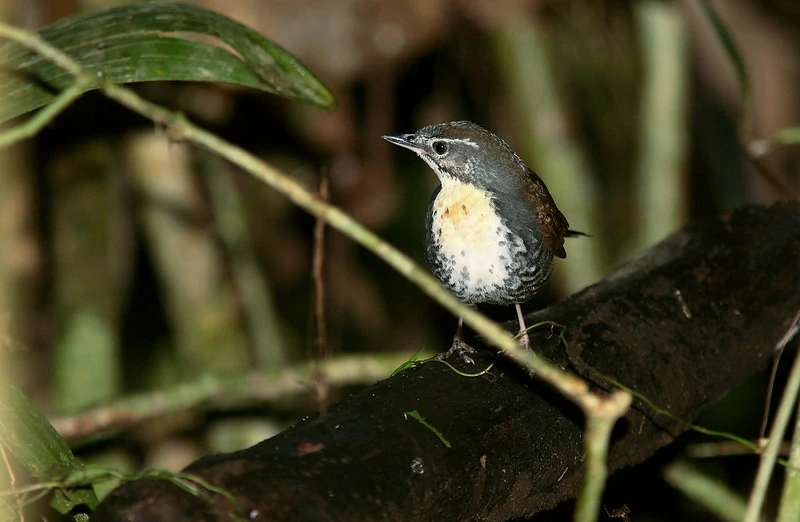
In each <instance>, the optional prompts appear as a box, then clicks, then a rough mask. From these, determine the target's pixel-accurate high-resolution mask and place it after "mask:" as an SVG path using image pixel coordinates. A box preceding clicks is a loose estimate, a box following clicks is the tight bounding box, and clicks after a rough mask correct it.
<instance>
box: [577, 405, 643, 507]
mask: <svg viewBox="0 0 800 522" xmlns="http://www.w3.org/2000/svg"><path fill="white" fill-rule="evenodd" d="M630 405H631V394H630V393H628V392H626V391H623V390H614V391H613V392H612V393H611V395H610V396H609V397H608V398H601V397H599V396H596V395H594V396H593V397H592V400H590V399H588V398H587V400H586V401H585V403H581V406H582V407H583V410H584V413H585V414H586V434H585V437H584V443H583V445H584V450H585V452H586V458H585V460H584V469H583V473H584V475H583V487H582V488H581V494H580V496H579V497H578V503H577V506H575V516H574V520H575V522H594V521H595V520H597V516H598V514H599V513H600V500H601V498H602V496H603V487H604V486H605V483H606V477H607V476H608V466H606V457H607V456H608V446H609V444H610V441H611V430H612V429H613V428H614V424H616V422H617V420H619V418H620V417H622V416H623V415H625V412H626V411H628V408H629V407H630Z"/></svg>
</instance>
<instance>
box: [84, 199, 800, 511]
mask: <svg viewBox="0 0 800 522" xmlns="http://www.w3.org/2000/svg"><path fill="white" fill-rule="evenodd" d="M798 309H800V205H798V203H797V202H784V203H779V204H776V205H774V206H772V207H770V208H769V209H764V208H761V207H748V208H745V209H743V210H740V211H737V212H734V213H733V214H731V215H730V216H727V217H725V218H721V219H708V220H704V221H699V222H696V223H693V224H690V225H689V226H687V227H685V228H684V229H683V230H681V231H680V232H678V233H676V234H675V235H673V236H671V237H670V238H668V239H667V240H665V241H664V242H662V243H661V244H659V245H657V246H656V247H655V248H653V249H652V250H650V251H648V252H647V253H646V254H645V255H643V256H642V257H640V258H638V259H635V260H633V261H631V262H629V263H627V264H626V265H624V266H622V267H621V268H620V269H619V270H617V271H616V272H615V273H614V274H612V275H611V276H609V277H607V278H606V279H604V280H603V281H601V282H599V283H598V284H596V285H594V286H592V287H590V288H587V289H586V290H584V291H582V292H580V293H578V294H575V295H573V296H572V297H570V298H568V299H566V300H564V301H562V302H560V303H557V304H555V305H553V306H551V307H549V308H547V309H545V310H542V311H540V312H538V313H536V314H534V315H533V316H530V317H528V318H527V319H528V321H529V322H528V324H532V323H534V322H536V321H540V320H544V319H548V320H551V321H554V322H556V323H559V324H561V325H564V326H565V335H566V338H567V342H568V346H565V345H563V344H560V343H559V342H558V335H552V332H551V329H550V328H547V327H545V328H543V329H542V330H541V331H540V332H538V333H536V334H535V335H533V336H532V338H531V342H532V345H533V346H534V347H536V350H537V351H538V352H540V353H542V354H543V355H545V356H546V357H548V358H549V359H551V360H552V361H554V362H557V363H558V364H560V365H562V366H563V367H565V368H566V369H567V370H569V371H572V372H577V373H579V374H581V375H583V376H584V377H585V378H587V379H588V380H590V381H592V382H593V383H594V385H595V387H596V388H597V390H598V392H600V393H602V390H603V389H608V385H607V384H605V383H604V381H603V380H602V379H600V378H599V377H597V376H596V375H595V374H594V373H593V371H590V370H589V369H588V368H593V369H595V370H597V371H599V372H601V373H603V374H606V375H609V376H613V377H614V378H616V379H618V380H619V381H621V382H623V383H625V384H626V385H628V386H630V387H631V388H634V389H635V390H637V391H639V392H641V393H642V394H644V395H645V396H647V397H649V398H650V399H651V400H652V401H653V402H654V403H656V404H658V405H660V406H661V407H664V408H668V409H669V410H671V411H672V412H673V413H674V414H676V415H678V416H680V417H682V418H684V419H687V420H691V419H693V418H695V417H696V416H697V414H698V413H700V412H701V411H702V410H703V409H704V408H705V407H706V406H708V405H710V404H712V403H714V402H716V401H717V400H719V399H720V398H721V397H723V396H724V395H725V394H726V393H728V392H729V391H730V390H732V389H733V388H735V387H736V386H738V385H739V384H740V383H741V382H742V381H743V380H744V379H745V378H746V377H748V376H749V375H751V374H753V373H754V372H756V371H759V370H761V369H762V368H764V367H765V366H766V364H767V363H768V362H769V361H770V359H771V356H772V352H773V348H774V346H775V344H776V342H777V341H778V340H779V339H780V337H781V336H782V335H783V333H784V332H785V330H786V329H787V327H788V324H789V322H790V320H791V318H792V317H793V315H794V314H795V312H796V311H797V310H798ZM556 333H557V331H556ZM476 344H479V343H477V342H476ZM457 359H458V358H457V357H455V358H453V359H452V360H451V362H452V363H453V364H454V365H455V366H456V367H458V368H459V369H462V370H465V371H468V372H476V371H478V370H480V369H483V368H485V367H486V366H487V365H488V364H490V363H491V362H492V360H494V356H493V353H492V352H491V351H488V350H484V351H481V352H480V353H478V354H477V355H476V356H474V359H475V365H474V366H472V365H466V364H464V363H463V362H462V361H459V360H457ZM415 410H416V411H417V412H419V414H420V415H422V416H423V417H424V419H425V420H426V421H427V422H428V423H429V424H430V425H431V426H433V427H435V428H436V429H437V430H438V431H439V432H440V433H441V435H442V437H444V439H446V440H447V441H448V442H449V443H450V444H451V447H447V446H446V445H445V444H444V442H443V441H442V440H440V438H439V437H438V436H437V435H436V434H435V433H434V432H433V431H432V430H431V429H429V428H427V427H426V426H424V425H423V424H422V423H420V422H418V421H417V420H415V419H413V418H412V417H411V416H409V415H408V414H407V412H412V411H415ZM582 422H583V419H582V415H581V413H580V411H579V410H578V409H577V408H576V407H575V406H573V405H572V404H570V403H569V402H568V401H566V400H565V399H563V398H562V397H561V396H560V395H559V394H558V393H557V392H555V391H553V390H552V389H550V388H548V387H547V386H545V385H542V384H541V383H539V382H537V381H536V380H531V379H529V378H528V377H527V376H526V374H525V372H522V371H520V370H518V369H516V368H515V367H514V366H513V364H511V363H509V362H508V361H505V360H503V359H502V358H501V359H500V360H499V361H498V362H497V364H495V366H494V367H493V368H492V369H491V370H490V371H489V372H487V373H486V374H484V375H482V376H480V377H474V378H470V377H463V376H461V375H458V374H457V373H455V372H453V371H451V370H450V369H449V368H447V367H446V366H445V365H443V364H438V363H429V364H424V365H421V366H418V367H415V368H412V369H409V370H406V371H404V372H402V373H400V374H399V375H396V376H394V377H391V378H388V379H386V380H385V381H383V382H380V383H378V384H376V385H374V386H372V387H370V388H368V389H366V390H364V391H363V392H361V393H359V394H358V395H355V396H353V397H351V398H349V399H347V400H344V401H342V402H340V403H338V404H336V405H334V406H333V407H331V408H330V410H329V412H328V415H327V418H326V419H324V420H321V419H320V418H317V417H312V418H307V419H304V420H302V421H300V422H298V423H297V424H296V425H295V426H293V427H291V428H289V429H287V430H285V431H284V432H282V433H280V434H279V435H277V436H275V437H273V438H271V439H268V440H266V441H264V442H262V443H260V444H258V445H256V446H254V447H252V448H249V449H247V450H243V451H239V452H236V453H232V454H225V455H214V456H209V457H206V458H203V459H201V460H199V461H197V462H196V463H194V464H192V465H191V466H190V467H189V468H188V469H187V471H188V472H191V473H194V474H197V475H199V476H200V477H202V478H203V479H204V480H206V481H208V482H210V483H212V484H214V485H216V486H218V487H222V488H225V489H226V490H227V491H229V492H230V493H231V494H232V495H233V497H234V498H235V501H236V504H237V506H238V511H237V507H235V506H234V505H233V504H232V503H231V502H230V501H229V500H228V499H225V498H223V497H222V496H220V495H215V494H210V493H209V494H208V496H207V497H206V498H200V497H196V496H192V495H190V494H189V493H186V492H184V491H182V490H181V489H179V488H178V487H176V486H174V485H172V484H170V483H169V482H167V481H163V480H141V481H136V482H132V483H129V484H126V485H124V486H122V487H121V488H119V489H117V490H116V491H115V492H114V493H112V494H111V495H110V496H109V497H108V498H107V499H106V500H105V501H104V502H103V503H102V504H101V506H100V507H99V508H98V509H97V511H96V512H95V514H94V516H93V517H92V520H93V521H95V522H100V521H122V520H125V521H139V520H141V521H176V520H231V517H236V516H239V517H241V518H242V519H249V520H297V521H303V520H315V521H317V520H319V521H323V520H402V521H407V520H469V519H480V520H507V519H509V518H513V517H518V516H522V515H531V514H533V513H536V512H539V511H542V510H545V509H548V508H550V507H552V506H554V505H556V504H557V503H558V502H560V501H562V500H564V499H567V498H571V497H574V496H576V495H577V493H578V487H579V485H580V481H581V456H582V452H583V448H582V444H581V429H582ZM684 429H685V428H684V426H683V425H681V424H680V423H678V422H676V421H674V420H671V419H670V418H668V417H666V416H663V415H658V414H656V413H655V412H653V411H652V410H651V409H650V408H649V407H647V406H646V405H645V404H643V403H641V402H638V401H636V402H635V403H634V406H633V408H632V409H631V410H630V411H629V412H628V414H627V415H626V416H625V417H624V418H623V419H622V420H621V421H620V422H619V423H618V425H617V427H616V429H615V432H614V441H613V446H612V448H611V453H610V458H609V464H610V467H611V468H612V469H618V468H620V467H622V466H627V465H633V464H636V463H639V462H642V461H643V460H645V459H647V458H648V457H649V456H651V455H652V454H653V452H655V451H656V450H657V449H658V448H660V447H662V446H664V445H666V444H669V443H670V442H671V441H672V440H673V439H674V438H675V437H676V436H677V435H678V434H680V433H681V432H682V431H683V430H684Z"/></svg>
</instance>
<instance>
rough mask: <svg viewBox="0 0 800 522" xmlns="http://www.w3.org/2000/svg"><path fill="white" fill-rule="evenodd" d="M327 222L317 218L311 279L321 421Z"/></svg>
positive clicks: (322, 187) (324, 193) (324, 191)
mask: <svg viewBox="0 0 800 522" xmlns="http://www.w3.org/2000/svg"><path fill="white" fill-rule="evenodd" d="M328 181H329V178H328V174H327V172H325V171H324V170H323V171H322V173H321V174H320V179H319V197H320V199H321V200H322V201H325V202H327V201H328V200H329V197H330V190H329V189H330V187H329V183H328ZM324 268H325V220H323V219H321V218H317V221H316V223H314V256H313V259H312V263H311V275H312V279H313V280H314V319H315V322H316V328H315V330H316V339H315V342H314V346H315V348H316V350H315V353H313V354H312V355H311V357H310V358H309V360H311V361H312V371H311V379H312V387H313V388H312V389H313V391H314V396H315V398H316V399H317V402H318V405H319V414H320V417H322V418H325V416H326V413H327V407H328V397H329V396H330V393H329V391H330V384H329V383H328V378H327V376H326V375H325V371H324V369H323V368H322V367H321V366H320V363H322V362H323V361H324V360H325V358H326V356H327V348H328V336H327V329H326V327H325V324H326V322H325V273H324Z"/></svg>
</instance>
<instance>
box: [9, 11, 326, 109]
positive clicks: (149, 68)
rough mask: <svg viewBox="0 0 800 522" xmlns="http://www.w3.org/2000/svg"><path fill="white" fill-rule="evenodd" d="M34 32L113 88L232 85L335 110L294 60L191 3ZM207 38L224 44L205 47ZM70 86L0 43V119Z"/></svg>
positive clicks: (47, 65)
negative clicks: (117, 85)
mask: <svg viewBox="0 0 800 522" xmlns="http://www.w3.org/2000/svg"><path fill="white" fill-rule="evenodd" d="M39 34H40V35H41V37H42V38H44V39H45V40H47V41H48V42H49V43H51V44H52V45H54V46H55V47H58V48H59V49H61V50H62V51H64V52H66V53H67V54H69V55H70V56H72V57H73V58H74V59H75V60H77V61H78V62H79V63H80V64H81V65H82V66H83V67H84V68H85V69H86V71H87V72H88V73H89V74H92V75H96V76H97V77H105V78H107V79H109V80H111V81H113V82H115V83H132V82H144V81H164V80H180V81H205V82H222V83H232V84H237V85H243V86H247V87H252V88H254V89H259V90H263V91H267V92H270V93H274V94H278V95H280V96H284V97H286V98H290V99H293V100H298V101H303V102H307V103H311V104H313V105H316V106H318V107H322V108H325V109H331V108H333V106H334V99H333V95H332V94H331V93H330V91H329V90H328V89H327V88H326V87H325V86H324V85H323V84H322V83H321V82H320V81H319V80H318V79H317V78H316V77H315V76H314V74H313V73H312V72H311V71H309V70H308V68H306V67H305V66H304V65H303V64H302V63H301V62H300V61H299V60H298V59H296V58H295V57H293V56H292V55H291V54H289V53H288V52H286V51H285V50H283V49H282V48H281V47H279V46H278V45H276V44H274V43H273V42H271V41H270V40H269V39H267V38H265V37H264V36H262V35H261V34H259V33H258V32H256V31H254V30H252V29H250V28H248V27H246V26H244V25H242V24H240V23H238V22H236V21H234V20H231V19H230V18H228V17H226V16H223V15H221V14H218V13H215V12H212V11H209V10H207V9H203V8H201V7H198V6H195V5H192V4H184V3H177V2H157V3H151V2H137V3H133V4H126V5H122V6H118V7H113V8H110V9H106V10H102V11H96V12H91V13H86V14H82V15H78V16H75V17H72V18H68V19H65V20H61V21H59V22H56V23H54V24H52V25H50V26H47V27H45V28H43V29H41V30H40V31H39ZM203 35H205V36H203ZM208 36H213V37H216V38H218V39H219V40H220V41H221V43H224V44H225V45H227V46H228V47H227V48H223V47H221V46H219V45H214V44H213V43H209V41H208V40H209V38H208ZM230 49H232V50H233V51H235V53H234V52H231V50H230ZM73 83H74V79H73V78H72V75H71V74H70V73H68V72H67V71H64V70H63V69H61V68H59V67H58V66H56V65H55V64H53V63H52V62H50V61H49V60H47V59H46V58H44V57H42V56H40V55H38V54H36V53H34V52H33V51H31V50H29V49H28V48H26V47H24V46H22V45H20V44H17V43H15V42H9V43H6V44H4V45H3V46H2V47H0V101H2V103H0V121H4V120H7V119H10V118H13V117H15V116H18V115H20V114H23V113H25V112H28V111H31V110H34V109H36V108H39V107H41V106H43V105H45V104H47V103H49V102H50V101H51V100H52V99H53V98H54V97H55V96H56V95H57V94H58V92H59V91H62V90H64V89H66V88H68V87H69V86H70V85H72V84H73ZM86 90H91V87H88V88H87V89H86Z"/></svg>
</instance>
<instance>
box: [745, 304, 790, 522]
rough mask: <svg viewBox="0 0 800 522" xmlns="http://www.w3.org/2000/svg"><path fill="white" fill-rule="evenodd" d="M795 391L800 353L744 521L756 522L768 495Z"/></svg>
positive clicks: (786, 340) (784, 340) (787, 335)
mask: <svg viewBox="0 0 800 522" xmlns="http://www.w3.org/2000/svg"><path fill="white" fill-rule="evenodd" d="M799 317H800V312H798V314H797V315H795V316H794V317H793V318H792V322H791V324H790V325H789V327H788V328H787V330H786V333H785V334H784V336H783V337H782V338H781V339H780V341H778V343H777V344H776V347H775V351H776V352H777V351H781V350H783V349H784V348H785V347H786V345H787V344H788V343H789V341H791V340H792V339H793V338H794V336H795V335H797V332H798V330H799V329H800V327H799V326H798V318H799ZM798 391H800V354H798V355H797V357H796V358H795V361H794V364H793V365H792V370H791V372H790V373H789V379H788V380H787V381H786V389H785V390H784V392H783V396H782V397H781V402H780V405H779V406H778V411H777V412H776V414H775V421H774V422H773V425H772V430H771V431H770V434H769V442H767V446H766V447H765V448H764V452H763V453H762V454H761V460H760V462H759V464H758V471H757V472H756V479H755V482H754V484H753V491H752V492H751V493H750V500H749V501H748V503H747V511H746V512H745V517H744V522H756V521H757V520H758V517H759V513H760V512H761V508H762V506H763V504H764V497H765V496H766V494H767V487H768V486H769V479H770V477H771V476H772V469H773V468H774V467H775V459H776V457H777V455H778V449H780V446H781V442H782V441H783V435H784V433H786V426H787V425H788V424H789V418H790V417H791V415H792V411H793V410H794V403H795V402H796V401H797V394H798Z"/></svg>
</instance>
